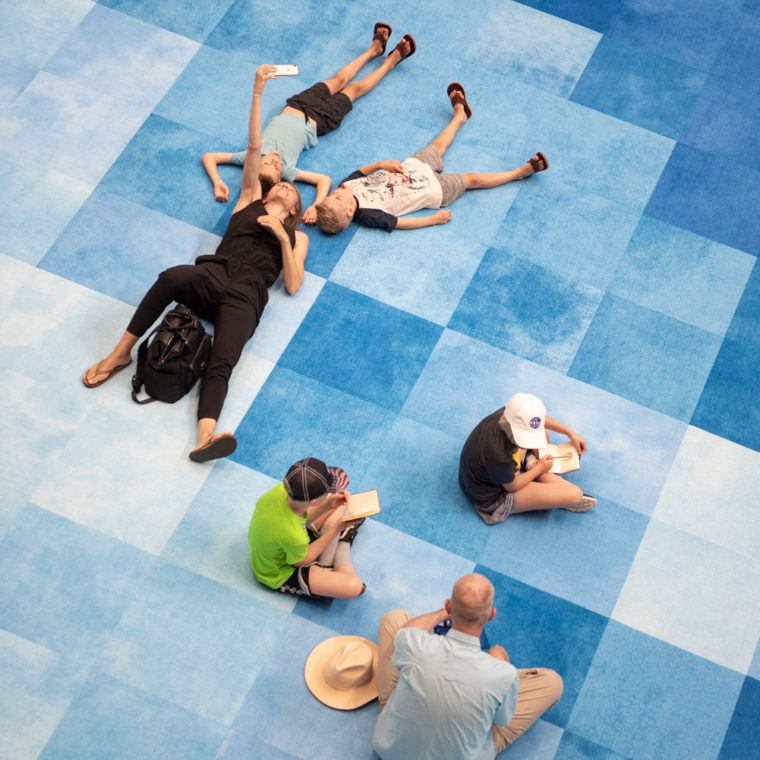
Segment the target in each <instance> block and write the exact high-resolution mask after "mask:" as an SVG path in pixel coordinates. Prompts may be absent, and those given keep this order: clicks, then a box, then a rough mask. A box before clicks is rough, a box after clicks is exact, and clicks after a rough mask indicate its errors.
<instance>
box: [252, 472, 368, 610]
mask: <svg viewBox="0 0 760 760" xmlns="http://www.w3.org/2000/svg"><path fill="white" fill-rule="evenodd" d="M347 486H348V476H347V475H346V473H345V472H344V471H343V470H341V469H340V468H337V467H327V465H325V463H324V462H323V461H322V460H321V459H316V458H315V457H307V458H306V459H301V460H300V461H298V462H296V463H295V464H293V465H291V466H290V469H289V470H288V472H287V474H286V475H285V477H284V478H283V480H282V482H281V483H278V484H277V485H276V486H275V487H274V488H272V489H270V490H269V491H267V493H265V494H264V495H263V496H262V497H261V498H260V499H259V500H258V501H257V502H256V509H255V510H254V513H253V517H251V523H250V526H249V528H248V547H249V549H250V561H251V569H252V570H253V573H254V575H255V576H256V579H257V580H258V581H259V582H260V583H263V584H264V585H265V586H269V588H272V589H275V590H277V591H282V592H283V593H289V594H298V595H301V596H325V597H340V598H343V599H349V598H351V597H355V596H359V595H360V594H363V593H364V591H365V588H366V587H365V585H364V584H363V583H362V580H361V578H360V577H359V576H358V575H357V574H356V570H354V567H353V565H352V564H351V556H350V549H351V544H352V543H353V540H354V538H355V537H356V532H357V530H358V528H359V525H360V524H361V523H362V522H364V520H363V519H360V520H349V521H345V522H344V521H343V515H344V513H345V507H346V501H347V500H348V496H349V493H348V491H347V490H346V488H347Z"/></svg>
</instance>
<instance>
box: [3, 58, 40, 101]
mask: <svg viewBox="0 0 760 760" xmlns="http://www.w3.org/2000/svg"><path fill="white" fill-rule="evenodd" d="M37 71H38V69H37V67H36V66H31V65H29V64H27V63H23V62H22V61H17V60H14V59H13V58H6V57H5V56H4V55H0V108H5V106H7V105H8V104H9V103H11V102H12V101H13V99H14V98H15V97H16V96H17V95H18V94H19V93H20V92H22V91H23V89H24V88H25V87H26V86H27V85H28V84H29V82H31V81H32V79H34V77H35V75H36V74H37Z"/></svg>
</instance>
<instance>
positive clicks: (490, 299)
mask: <svg viewBox="0 0 760 760" xmlns="http://www.w3.org/2000/svg"><path fill="white" fill-rule="evenodd" d="M601 298H602V293H601V292H600V291H599V290H597V289H596V288H593V287H591V286H589V285H586V284H584V283H581V282H578V281H576V280H574V279H571V278H570V277H559V276H557V274H556V273H554V272H551V271H549V270H547V269H544V268H543V267H540V266H536V265H535V264H533V263H532V262H531V261H530V260H527V259H522V258H518V257H517V256H512V255H510V254H509V253H508V252H506V251H502V250H499V249H497V248H489V249H488V250H487V251H486V253H485V255H484V256H483V260H482V261H481V263H480V266H479V267H478V271H477V272H476V273H475V275H474V276H473V278H472V281H471V282H470V285H469V287H468V288H467V290H466V291H465V294H464V295H463V296H462V299H461V300H460V302H459V306H458V307H457V310H456V311H455V312H454V315H453V316H452V318H451V320H450V321H449V324H448V327H449V328H450V329H452V330H458V331H459V332H462V333H465V334H466V335H469V336H470V337H473V338H477V339H478V340H482V341H485V342H486V343H490V344H492V345H494V346H496V347H497V348H501V349H504V350H505V351H509V352H511V353H513V354H517V355H518V356H522V357H523V358H525V359H530V360H531V361H535V362H539V363H540V364H542V365H544V366H545V367H551V368H552V369H555V370H557V371H559V372H565V371H566V370H567V369H568V367H570V365H571V364H572V361H573V357H574V356H575V353H576V351H577V350H578V346H580V345H581V341H582V340H583V336H584V334H585V332H586V330H587V329H588V326H589V324H590V323H591V320H592V319H593V317H594V313H595V312H596V309H597V306H598V305H599V302H600V300H601Z"/></svg>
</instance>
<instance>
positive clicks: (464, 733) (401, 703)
mask: <svg viewBox="0 0 760 760" xmlns="http://www.w3.org/2000/svg"><path fill="white" fill-rule="evenodd" d="M393 643H394V646H395V652H394V654H393V657H392V658H391V664H392V665H394V666H395V667H397V668H398V669H399V670H400V671H401V674H400V676H399V680H398V684H397V685H396V688H395V689H394V691H393V694H391V697H390V699H389V700H388V702H387V703H386V705H385V707H384V708H383V711H382V712H381V713H380V717H379V718H378V720H377V725H376V726H375V736H374V739H373V743H372V745H373V748H374V750H375V752H377V754H378V755H380V757H381V758H382V760H493V758H494V747H493V740H492V739H491V724H492V723H496V724H497V725H499V726H506V725H508V724H509V721H510V720H512V716H513V715H514V713H515V709H516V707H517V693H518V689H519V685H520V679H519V676H518V675H517V670H516V669H515V668H514V666H513V665H511V664H510V663H508V662H504V661H502V660H497V659H496V658H494V657H491V655H489V654H486V653H485V652H483V651H481V649H480V641H479V640H478V639H477V638H475V637H474V636H468V635H467V634H466V633H462V632H461V631H457V630H456V629H452V630H451V631H449V633H448V635H446V636H438V635H436V634H432V633H428V632H427V631H424V630H422V629H421V628H414V627H410V628H402V629H401V630H400V631H399V632H398V633H397V634H396V637H395V639H394V642H393Z"/></svg>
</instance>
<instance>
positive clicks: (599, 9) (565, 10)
mask: <svg viewBox="0 0 760 760" xmlns="http://www.w3.org/2000/svg"><path fill="white" fill-rule="evenodd" d="M521 4H522V5H527V6H529V7H530V8H535V9H536V10H539V11H543V12H544V13H549V14H551V15H552V16H557V17H558V18H563V19H565V20H566V21H572V22H573V23H574V24H580V26H586V27H588V28H589V29H594V30H595V31H597V32H602V33H604V32H606V31H607V29H608V28H609V25H610V20H611V19H612V18H613V17H614V16H615V14H616V13H617V12H618V9H619V8H620V6H621V4H622V3H621V0H594V2H592V3H579V2H578V0H521Z"/></svg>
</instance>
